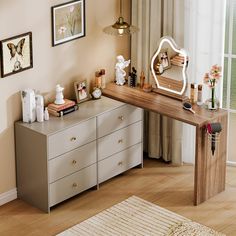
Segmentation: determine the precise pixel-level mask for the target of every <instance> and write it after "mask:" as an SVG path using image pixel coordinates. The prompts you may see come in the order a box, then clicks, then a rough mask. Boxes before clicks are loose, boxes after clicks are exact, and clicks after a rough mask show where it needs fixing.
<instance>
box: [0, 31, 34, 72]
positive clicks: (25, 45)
mask: <svg viewBox="0 0 236 236" xmlns="http://www.w3.org/2000/svg"><path fill="white" fill-rule="evenodd" d="M0 47H1V77H6V76H9V75H12V74H15V73H19V72H21V71H24V70H27V69H30V68H32V67H33V53H32V32H28V33H25V34H21V35H18V36H15V37H12V38H8V39H4V40H2V41H1V42H0Z"/></svg>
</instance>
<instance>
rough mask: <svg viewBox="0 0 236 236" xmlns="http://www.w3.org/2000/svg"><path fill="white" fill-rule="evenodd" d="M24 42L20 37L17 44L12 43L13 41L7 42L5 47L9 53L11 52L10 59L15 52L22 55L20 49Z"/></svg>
mask: <svg viewBox="0 0 236 236" xmlns="http://www.w3.org/2000/svg"><path fill="white" fill-rule="evenodd" d="M24 44H25V38H23V39H21V40H20V41H19V42H18V43H17V45H15V44H13V43H8V44H7V47H8V48H9V50H10V54H11V59H12V58H13V57H15V55H16V53H17V54H19V55H20V56H23V54H22V50H23V47H24Z"/></svg>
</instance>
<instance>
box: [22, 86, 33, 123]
mask: <svg viewBox="0 0 236 236" xmlns="http://www.w3.org/2000/svg"><path fill="white" fill-rule="evenodd" d="M21 100H22V112H23V122H27V123H33V122H34V121H35V120H36V104H35V92H34V90H33V89H25V90H23V91H21Z"/></svg>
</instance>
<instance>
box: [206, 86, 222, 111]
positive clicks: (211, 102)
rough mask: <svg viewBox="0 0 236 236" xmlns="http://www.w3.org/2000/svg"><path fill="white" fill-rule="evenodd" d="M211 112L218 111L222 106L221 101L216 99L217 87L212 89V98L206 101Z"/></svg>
mask: <svg viewBox="0 0 236 236" xmlns="http://www.w3.org/2000/svg"><path fill="white" fill-rule="evenodd" d="M205 104H206V106H207V108H208V109H209V110H217V109H218V108H219V106H220V104H219V100H218V99H217V98H216V93H215V87H212V88H211V98H210V99H208V100H207V101H206V103H205Z"/></svg>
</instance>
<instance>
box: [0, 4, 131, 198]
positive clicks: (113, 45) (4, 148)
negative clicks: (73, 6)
mask: <svg viewBox="0 0 236 236" xmlns="http://www.w3.org/2000/svg"><path fill="white" fill-rule="evenodd" d="M64 2H67V1H66V0H40V1H39V0H17V1H16V0H0V40H2V39H5V38H8V37H12V36H15V35H18V34H22V33H25V32H28V31H32V33H33V58H34V67H33V69H30V70H27V71H24V72H21V73H18V74H16V75H13V76H9V77H6V78H0V110H1V115H0V194H1V193H3V192H7V191H9V190H11V189H13V188H15V187H16V179H15V176H16V174H15V152H14V121H16V120H19V119H20V118H21V101H20V95H19V91H20V90H22V89H24V88H34V89H36V90H39V91H40V92H41V93H43V94H44V95H45V98H46V100H47V101H48V99H49V100H50V99H51V98H52V96H53V94H54V93H53V91H54V88H55V85H56V84H58V83H60V84H61V85H62V86H64V87H65V96H68V97H71V96H73V81H75V80H79V79H84V78H86V79H88V80H89V81H91V80H92V79H93V78H94V72H95V71H96V70H98V69H101V68H105V69H106V77H107V79H112V78H113V77H114V64H115V56H116V55H118V54H123V55H124V56H125V58H129V57H130V53H129V52H130V41H129V37H127V36H126V37H113V36H109V35H106V34H104V33H103V32H102V28H103V27H105V26H107V25H110V24H112V23H113V22H115V20H116V18H117V17H118V15H119V1H118V0H86V37H84V38H81V39H78V40H74V41H71V42H68V43H66V44H63V45H59V46H56V47H51V6H53V5H57V4H60V3H64ZM124 4H125V6H124V8H125V12H124V16H125V18H126V19H127V18H128V16H129V11H130V1H127V0H126V1H124ZM127 20H128V19H127Z"/></svg>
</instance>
